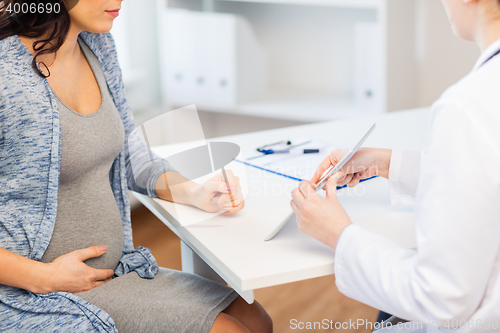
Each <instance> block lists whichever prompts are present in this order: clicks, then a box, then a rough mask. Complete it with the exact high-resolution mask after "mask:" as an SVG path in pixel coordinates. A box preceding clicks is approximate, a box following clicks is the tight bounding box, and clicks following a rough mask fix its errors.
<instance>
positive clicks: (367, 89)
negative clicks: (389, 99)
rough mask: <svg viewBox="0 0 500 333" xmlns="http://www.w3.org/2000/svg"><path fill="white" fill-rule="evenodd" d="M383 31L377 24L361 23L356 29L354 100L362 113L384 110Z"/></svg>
mask: <svg viewBox="0 0 500 333" xmlns="http://www.w3.org/2000/svg"><path fill="white" fill-rule="evenodd" d="M381 31H382V29H381V27H380V25H379V24H377V23H369V22H360V23H357V24H356V25H355V27H354V43H355V45H354V98H355V102H356V108H357V109H358V110H359V111H361V112H381V111H382V108H383V104H382V103H383V100H384V96H383V91H382V87H383V86H384V81H383V69H382V66H381V64H382V63H383V61H382V59H383V57H382V49H383V47H384V45H383V43H382V38H381V37H382V33H381Z"/></svg>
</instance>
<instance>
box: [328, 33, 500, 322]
mask: <svg viewBox="0 0 500 333" xmlns="http://www.w3.org/2000/svg"><path fill="white" fill-rule="evenodd" d="M498 50H500V40H499V41H497V42H495V43H494V44H493V45H491V46H490V47H489V48H488V49H487V50H485V51H484V52H483V54H482V55H481V57H480V59H479V60H478V62H477V64H476V66H475V67H474V70H473V71H472V72H471V73H470V74H469V75H467V76H466V77H465V78H463V79H462V80H461V81H459V82H458V83H457V84H455V85H454V86H452V87H451V88H449V89H448V90H447V91H446V92H445V93H444V94H443V95H442V96H441V98H440V99H439V100H438V101H437V102H436V103H434V105H433V106H432V112H431V129H432V131H431V135H430V138H429V143H428V145H427V148H426V149H425V150H424V151H422V152H421V153H414V152H404V151H394V152H393V153H392V159H391V166H390V171H389V184H390V189H391V200H392V202H393V204H395V205H409V204H412V203H414V205H415V224H416V237H417V249H406V248H403V247H401V246H400V245H399V244H397V243H395V242H393V241H391V240H389V239H387V238H385V237H383V236H381V235H379V234H376V233H374V232H371V231H368V230H366V229H363V228H361V227H359V226H356V225H351V226H349V227H347V228H346V229H345V230H344V232H343V233H342V235H341V237H340V239H339V242H338V245H337V249H336V253H335V276H336V284H337V286H338V288H339V290H340V292H342V293H343V294H345V295H347V296H348V297H351V298H353V299H356V300H358V301H361V302H363V303H366V304H368V305H370V306H372V307H374V308H377V309H380V310H383V311H385V312H388V313H391V314H393V315H395V316H397V317H400V318H404V319H407V320H410V321H414V322H420V323H424V324H429V323H431V325H432V326H429V327H428V328H427V329H424V330H408V332H434V331H438V332H441V331H444V332H446V331H448V329H445V328H443V326H448V327H449V328H453V327H455V328H456V327H459V325H458V323H459V322H460V321H462V324H463V323H464V322H466V323H467V325H466V327H464V326H462V327H461V329H460V332H495V331H496V332H500V276H499V270H500V55H499V56H496V57H494V58H492V59H491V60H490V61H488V62H487V63H486V64H484V65H483V63H484V62H485V61H486V60H487V59H489V58H490V57H491V56H492V55H493V54H495V53H497V52H498ZM453 320H455V321H453ZM481 323H482V325H481ZM488 323H489V326H490V327H489V328H488V329H486V328H485V327H484V326H486V324H488ZM437 326H439V329H438V330H435V329H432V328H436V327H437Z"/></svg>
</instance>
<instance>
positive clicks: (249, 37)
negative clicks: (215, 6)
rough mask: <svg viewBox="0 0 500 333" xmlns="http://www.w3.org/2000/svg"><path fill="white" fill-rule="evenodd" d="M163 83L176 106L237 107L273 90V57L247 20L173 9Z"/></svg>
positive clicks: (226, 15)
mask: <svg viewBox="0 0 500 333" xmlns="http://www.w3.org/2000/svg"><path fill="white" fill-rule="evenodd" d="M166 17H167V33H166V34H165V36H166V37H165V38H166V40H165V41H164V42H165V44H166V47H165V49H166V52H167V59H164V61H166V62H167V64H166V66H165V73H164V74H163V79H164V80H166V83H167V84H166V87H167V91H166V93H167V95H168V96H167V98H168V100H169V101H170V102H171V103H173V104H180V105H188V104H198V105H200V106H203V105H211V106H222V107H224V106H226V107H232V106H235V105H236V104H238V103H241V102H243V101H247V100H250V99H251V98H253V97H255V96H258V95H260V94H262V93H263V92H264V91H265V90H266V89H267V55H266V52H265V50H264V49H263V48H262V46H261V45H259V43H258V41H257V40H256V38H255V36H254V34H253V31H252V28H251V26H250V24H249V23H248V21H247V20H245V19H244V18H242V17H240V16H238V15H233V14H221V13H208V12H194V11H188V10H182V9H168V11H167V15H166Z"/></svg>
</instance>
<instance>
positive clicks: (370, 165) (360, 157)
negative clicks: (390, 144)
mask: <svg viewBox="0 0 500 333" xmlns="http://www.w3.org/2000/svg"><path fill="white" fill-rule="evenodd" d="M347 152H348V150H347V149H336V150H334V151H332V152H331V153H330V155H328V157H327V158H325V159H324V160H323V162H321V164H320V165H319V167H318V169H317V170H316V172H315V173H314V176H313V178H312V179H311V182H313V183H317V181H318V179H319V178H320V177H321V175H323V173H324V172H325V171H326V170H327V169H328V168H329V167H330V165H333V166H335V165H337V163H338V162H339V161H340V160H342V158H343V157H344V156H345V155H346V154H347ZM391 154H392V150H390V149H381V148H361V149H360V150H358V151H357V152H356V154H354V156H353V157H352V158H351V160H350V161H349V162H347V163H346V165H344V166H343V167H342V169H341V171H342V174H343V177H340V178H338V184H337V186H344V185H346V184H347V186H349V187H354V186H356V185H358V184H359V181H360V180H361V179H367V178H370V177H374V176H382V177H384V178H389V166H390V164H391Z"/></svg>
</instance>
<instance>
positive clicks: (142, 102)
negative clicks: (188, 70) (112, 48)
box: [111, 0, 161, 113]
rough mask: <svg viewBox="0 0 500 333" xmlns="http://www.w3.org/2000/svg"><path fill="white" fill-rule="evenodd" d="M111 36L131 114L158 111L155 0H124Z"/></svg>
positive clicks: (158, 89)
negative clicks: (116, 49)
mask: <svg viewBox="0 0 500 333" xmlns="http://www.w3.org/2000/svg"><path fill="white" fill-rule="evenodd" d="M111 33H112V34H113V36H114V38H115V41H116V44H117V48H118V54H119V57H118V58H119V61H120V65H121V67H122V70H123V74H124V80H125V89H126V94H127V98H128V101H129V103H130V105H131V107H132V109H133V111H134V113H140V112H144V111H147V110H150V109H154V108H158V107H159V106H160V105H161V95H160V93H161V89H160V73H159V72H160V71H159V69H158V67H159V54H158V53H159V51H158V50H159V48H158V31H157V17H156V1H155V0H128V1H124V2H123V4H122V10H121V11H120V16H119V17H118V18H117V19H116V20H115V23H114V26H113V29H112V30H111Z"/></svg>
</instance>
